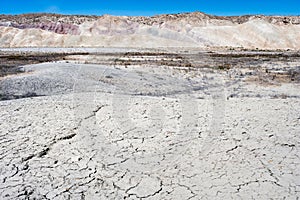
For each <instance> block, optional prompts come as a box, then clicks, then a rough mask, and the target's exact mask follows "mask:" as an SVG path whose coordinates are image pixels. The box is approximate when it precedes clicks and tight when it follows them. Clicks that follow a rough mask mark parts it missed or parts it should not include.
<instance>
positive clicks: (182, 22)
mask: <svg viewBox="0 0 300 200" xmlns="http://www.w3.org/2000/svg"><path fill="white" fill-rule="evenodd" d="M0 46H1V47H23V46H53V47H56V46H62V47H71V46H119V47H122V46H124V47H125V46H127V47H171V46H177V47H178V46H185V47H186V46H188V47H206V46H214V47H220V46H230V47H244V48H262V49H288V48H289V49H300V16H262V15H247V16H231V17H221V16H211V15H207V14H204V13H201V12H195V13H183V14H172V15H159V16H153V17H126V16H120V17H117V16H109V15H103V16H82V15H58V14H25V15H15V16H13V15H0Z"/></svg>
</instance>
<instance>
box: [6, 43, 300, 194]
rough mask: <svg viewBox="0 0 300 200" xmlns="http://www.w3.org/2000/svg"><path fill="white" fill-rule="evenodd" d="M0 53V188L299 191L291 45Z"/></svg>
mask: <svg viewBox="0 0 300 200" xmlns="http://www.w3.org/2000/svg"><path fill="white" fill-rule="evenodd" d="M0 54H1V56H0V59H1V60H0V61H1V66H2V68H0V69H3V70H6V71H5V72H6V73H4V72H3V70H2V71H1V73H2V77H1V79H0V81H1V82H0V88H1V90H0V95H1V96H0V97H1V100H2V101H0V122H1V123H0V147H1V148H0V161H1V162H0V199H299V197H300V181H299V180H300V168H299V165H300V158H299V153H300V150H299V146H300V142H299V141H300V138H299V137H300V135H299V132H300V93H299V91H300V90H299V89H300V85H299V83H300V75H299V74H300V68H299V66H300V55H299V52H297V51H249V50H242V49H239V50H229V49H227V50H225V49H223V50H214V49H211V50H201V49H170V48H169V49H167V48H166V49H125V48H123V49H120V48H110V49H108V48H102V49H101V48H99V49H91V48H89V49H87V48H85V49H80V48H78V49H71V48H70V49H59V48H54V49H51V48H50V49H38V48H34V49H30V48H28V49H26V48H24V49H0ZM26 56H28V57H29V58H30V59H25V58H26ZM24 60H25V61H24ZM8 61H9V62H8ZM49 61H51V62H49ZM24 62H25V63H24ZM22 64H27V65H26V66H22V67H21V65H22ZM12 68H13V69H12ZM9 70H10V71H9ZM7 71H9V72H10V73H7Z"/></svg>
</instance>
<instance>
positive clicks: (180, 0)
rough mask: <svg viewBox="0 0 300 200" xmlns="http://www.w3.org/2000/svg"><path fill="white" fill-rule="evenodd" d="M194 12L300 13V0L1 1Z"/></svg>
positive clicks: (79, 10)
mask: <svg viewBox="0 0 300 200" xmlns="http://www.w3.org/2000/svg"><path fill="white" fill-rule="evenodd" d="M192 11H201V12H205V13H208V14H215V15H243V14H266V15H300V0H284V1H282V0H248V1H243V0H218V1H216V0H131V1H129V0H128V1H126V0H123V1H121V0H0V14H22V13H35V12H51V13H61V14H90V15H102V14H112V15H145V16H151V15H156V14H163V13H180V12H192Z"/></svg>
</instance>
